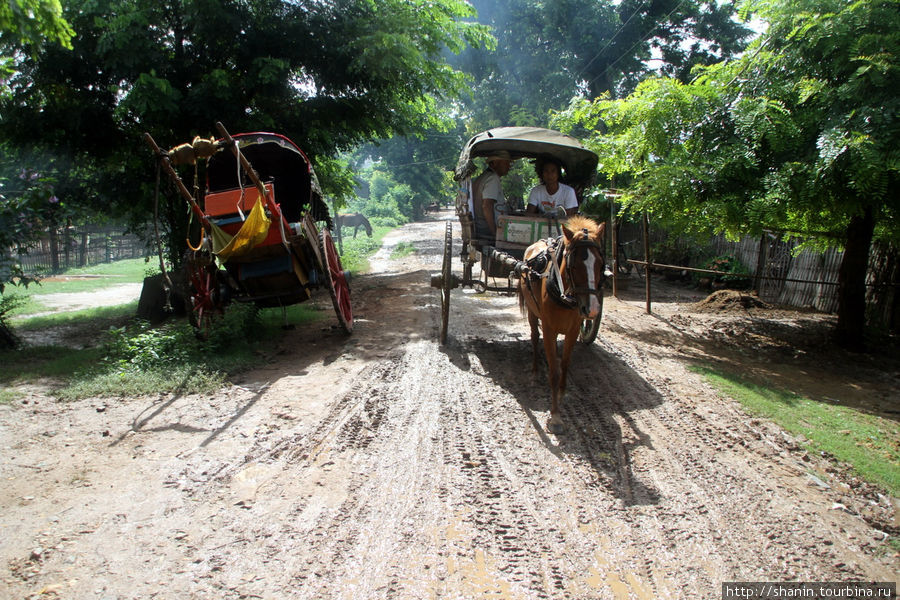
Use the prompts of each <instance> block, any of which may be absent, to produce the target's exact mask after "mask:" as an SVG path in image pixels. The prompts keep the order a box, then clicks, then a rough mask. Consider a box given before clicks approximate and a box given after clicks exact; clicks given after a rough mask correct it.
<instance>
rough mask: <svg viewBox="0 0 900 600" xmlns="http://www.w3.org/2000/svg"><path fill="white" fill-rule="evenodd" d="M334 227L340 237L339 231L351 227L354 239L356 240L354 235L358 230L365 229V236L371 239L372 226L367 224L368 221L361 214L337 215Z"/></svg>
mask: <svg viewBox="0 0 900 600" xmlns="http://www.w3.org/2000/svg"><path fill="white" fill-rule="evenodd" d="M334 226H335V228H336V229H337V231H338V235H340V231H341V229H343V228H344V227H352V228H353V237H354V239H355V238H356V233H357V232H358V231H359V228H360V227H365V229H366V235H367V236H369V237H372V224H371V223H369V220H368V219H367V218H366V217H365V216H363V214H362V213H348V214H345V215H338V216H337V217H335V219H334Z"/></svg>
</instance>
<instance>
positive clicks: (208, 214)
mask: <svg viewBox="0 0 900 600" xmlns="http://www.w3.org/2000/svg"><path fill="white" fill-rule="evenodd" d="M216 127H217V128H218V131H219V133H220V134H221V136H222V138H221V139H219V140H204V139H202V138H199V137H198V138H195V139H194V141H193V142H192V143H189V144H181V145H180V146H177V147H175V148H173V149H172V150H170V151H162V150H160V149H159V147H158V146H157V145H156V142H155V141H154V140H153V138H151V137H150V135H149V134H145V139H146V141H147V143H148V144H149V145H150V146H151V148H152V149H153V150H154V152H155V153H156V155H157V157H158V158H159V162H160V166H161V167H162V168H164V169H165V170H166V171H167V173H168V174H169V176H170V177H171V178H172V180H173V182H174V183H175V185H176V187H177V188H178V190H179V192H180V194H181V195H182V197H183V198H184V199H185V200H186V202H187V203H188V204H189V206H190V207H191V211H192V215H193V216H194V217H196V218H197V219H198V220H199V221H200V224H201V228H200V238H199V240H197V241H196V242H192V241H191V240H190V239H189V240H188V249H187V252H186V256H185V269H186V271H187V284H188V287H189V289H188V290H187V291H188V295H189V298H190V300H189V305H190V306H189V307H188V308H189V316H190V320H191V323H192V324H193V325H194V327H195V328H196V330H197V332H198V333H199V334H203V333H205V332H206V331H207V330H208V327H209V323H210V320H211V319H212V317H213V315H214V314H216V313H217V312H221V311H222V310H223V309H224V308H225V306H226V305H227V304H228V303H229V302H231V301H241V302H253V303H255V304H256V305H257V306H260V307H279V306H280V307H282V308H284V307H286V306H289V305H292V304H297V303H300V302H303V301H305V300H308V299H309V298H310V296H311V291H312V290H314V289H318V288H321V287H325V288H327V289H328V291H329V293H330V294H331V299H332V303H333V305H334V309H335V312H336V313H337V317H338V321H339V323H340V325H341V327H342V328H343V329H344V330H345V331H346V332H347V333H350V332H351V331H352V329H353V312H352V309H351V306H350V288H349V285H348V276H347V273H345V272H344V271H343V269H342V267H341V260H340V257H339V256H338V253H337V251H336V249H335V246H334V242H333V241H332V237H331V233H330V231H329V228H330V227H331V217H330V215H329V212H328V207H327V205H326V204H325V202H324V201H323V199H322V192H321V190H320V188H319V184H318V180H317V179H316V175H315V172H314V171H313V168H312V164H311V163H310V161H309V158H308V157H307V156H306V154H304V153H303V151H302V150H301V149H300V148H299V147H297V146H296V145H295V144H294V143H293V142H292V141H291V140H289V139H288V138H286V137H284V136H282V135H279V134H275V133H262V132H257V133H242V134H238V135H235V136H234V137H232V136H231V135H230V134H229V133H228V132H227V131H226V130H225V128H224V127H223V126H222V124H221V123H217V124H216ZM200 161H205V162H206V190H205V193H204V194H203V195H202V197H197V198H195V197H194V195H193V194H191V192H190V191H188V189H187V188H186V187H185V185H184V183H182V181H181V178H180V177H179V175H178V173H177V171H176V170H175V169H174V167H173V164H174V165H177V164H194V165H196V164H197V163H198V162H200ZM197 193H198V196H199V190H197ZM316 222H320V223H324V228H323V229H322V230H321V231H319V230H318V228H317V227H316Z"/></svg>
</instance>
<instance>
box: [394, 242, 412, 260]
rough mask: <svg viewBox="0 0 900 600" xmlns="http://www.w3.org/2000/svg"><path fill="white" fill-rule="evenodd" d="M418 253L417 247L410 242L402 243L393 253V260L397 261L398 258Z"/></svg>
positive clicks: (395, 247)
mask: <svg viewBox="0 0 900 600" xmlns="http://www.w3.org/2000/svg"><path fill="white" fill-rule="evenodd" d="M415 251H416V247H415V246H413V245H412V244H410V243H408V242H400V243H399V244H397V245H396V246H394V249H393V250H392V251H391V259H392V260H397V259H398V258H403V257H404V256H409V255H410V254H412V253H413V252H415Z"/></svg>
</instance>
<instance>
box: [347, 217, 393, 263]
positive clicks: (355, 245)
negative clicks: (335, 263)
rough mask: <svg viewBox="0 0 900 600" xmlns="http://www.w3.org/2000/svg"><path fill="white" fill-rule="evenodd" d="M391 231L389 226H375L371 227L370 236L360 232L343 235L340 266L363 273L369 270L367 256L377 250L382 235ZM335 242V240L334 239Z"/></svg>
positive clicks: (382, 237)
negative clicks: (354, 235) (354, 236)
mask: <svg viewBox="0 0 900 600" xmlns="http://www.w3.org/2000/svg"><path fill="white" fill-rule="evenodd" d="M391 231H393V228H391V227H382V226H375V227H373V228H372V237H368V236H366V234H365V233H360V234H358V235H357V236H356V238H355V239H354V238H353V235H352V233H351V235H350V236H349V237H348V236H346V235H345V236H344V240H343V242H342V245H343V248H344V251H343V252H342V253H341V266H342V267H344V269H345V270H347V271H350V272H351V273H365V272H367V271H368V270H369V260H368V259H369V257H370V256H372V255H373V254H375V253H376V252H378V249H379V248H381V242H382V240H383V239H384V236H385V235H387V234H388V233H390V232H391ZM335 243H337V241H335Z"/></svg>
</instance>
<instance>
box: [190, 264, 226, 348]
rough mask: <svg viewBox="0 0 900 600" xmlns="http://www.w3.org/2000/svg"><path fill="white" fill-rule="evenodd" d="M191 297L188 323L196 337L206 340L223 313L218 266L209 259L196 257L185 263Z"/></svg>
mask: <svg viewBox="0 0 900 600" xmlns="http://www.w3.org/2000/svg"><path fill="white" fill-rule="evenodd" d="M185 269H187V279H188V285H189V286H190V287H189V290H188V291H189V292H190V294H189V296H188V300H187V306H186V307H185V308H187V313H188V321H189V322H190V324H191V327H193V328H194V335H196V336H197V337H198V338H200V339H202V340H205V339H207V338H208V337H209V330H210V327H211V326H212V321H213V318H214V317H215V315H216V313H221V312H222V303H221V302H220V298H219V283H218V279H217V276H216V271H217V270H218V269H217V268H216V265H215V263H214V262H211V261H210V259H209V258H208V257H206V258H204V257H198V256H196V255H194V256H190V257H188V259H187V261H186V262H185Z"/></svg>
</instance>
